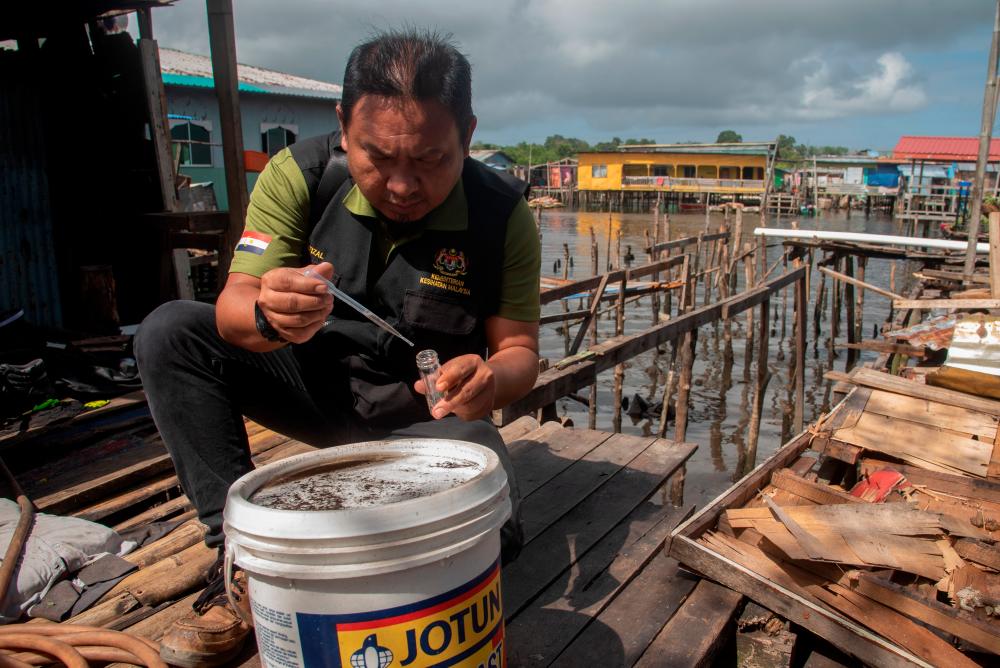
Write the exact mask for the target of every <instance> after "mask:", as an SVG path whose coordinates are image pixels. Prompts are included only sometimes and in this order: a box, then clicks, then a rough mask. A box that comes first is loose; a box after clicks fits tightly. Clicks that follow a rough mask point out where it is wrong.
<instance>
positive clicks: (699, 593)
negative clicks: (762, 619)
mask: <svg viewBox="0 0 1000 668" xmlns="http://www.w3.org/2000/svg"><path fill="white" fill-rule="evenodd" d="M741 601H743V595H742V594H739V593H737V592H735V591H733V590H732V589H729V588H728V587H723V586H722V585H720V584H716V583H715V582H712V581H711V580H700V581H699V582H698V584H697V586H696V587H695V589H694V591H693V592H692V593H691V595H690V596H689V597H688V599H687V601H685V602H684V605H682V606H681V608H680V610H678V611H677V613H676V614H674V616H673V617H671V618H670V621H669V622H667V624H666V626H664V627H663V628H662V629H661V630H660V632H659V633H658V634H657V636H656V637H655V638H654V639H653V642H652V643H650V645H649V647H648V648H647V649H646V651H645V652H644V653H643V655H642V657H641V658H640V659H639V661H638V662H636V664H635V668H659V667H660V666H671V667H672V668H701V667H702V666H707V665H712V658H713V657H714V655H715V653H716V651H717V650H718V649H719V647H720V645H721V644H722V643H724V642H725V638H726V636H727V634H726V633H725V631H726V630H727V629H729V628H731V627H732V625H733V621H732V618H733V615H734V614H735V612H736V609H737V607H739V604H740V602H741Z"/></svg>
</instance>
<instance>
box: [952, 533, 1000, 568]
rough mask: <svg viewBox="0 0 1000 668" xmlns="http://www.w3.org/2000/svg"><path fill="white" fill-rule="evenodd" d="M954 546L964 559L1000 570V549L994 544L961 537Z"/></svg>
mask: <svg viewBox="0 0 1000 668" xmlns="http://www.w3.org/2000/svg"><path fill="white" fill-rule="evenodd" d="M954 548H955V551H956V552H958V556H960V557H962V558H963V559H966V560H968V561H974V562H976V563H977V564H981V565H983V566H989V567H990V568H992V569H994V570H998V571H1000V550H998V549H997V548H996V546H994V545H993V544H991V543H983V542H981V541H978V540H969V539H968V538H960V539H959V540H956V541H955V545H954Z"/></svg>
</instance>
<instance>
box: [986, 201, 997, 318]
mask: <svg viewBox="0 0 1000 668" xmlns="http://www.w3.org/2000/svg"><path fill="white" fill-rule="evenodd" d="M988 229H989V236H990V292H991V293H992V294H993V297H994V299H1000V213H997V212H996V211H991V212H990V217H989V228H988Z"/></svg>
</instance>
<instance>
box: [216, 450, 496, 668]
mask: <svg viewBox="0 0 1000 668" xmlns="http://www.w3.org/2000/svg"><path fill="white" fill-rule="evenodd" d="M258 493H259V494H258ZM307 497H308V498H307ZM317 501H319V502H320V505H321V506H323V505H325V506H326V507H327V508H328V509H321V510H307V509H301V508H304V507H305V506H307V505H308V506H315V505H316V502H317ZM261 504H267V505H261ZM275 505H277V506H279V507H268V506H275ZM510 512H511V506H510V499H509V497H508V491H507V475H506V473H505V472H504V469H503V467H502V466H501V464H500V461H499V459H498V458H497V456H496V454H495V453H494V452H493V451H491V450H490V449H488V448H485V447H483V446H480V445H476V444H474V443H467V442H464V441H452V440H442V439H407V440H398V441H376V442H370V443H358V444H353V445H344V446H339V447H335V448H330V449H327V450H320V451H317V452H310V453H308V454H304V455H299V456H296V457H290V458H288V459H285V460H282V461H279V462H276V463H274V464H269V465H267V466H264V467H261V468H259V469H257V470H255V471H253V472H251V473H248V474H247V475H245V476H243V477H242V478H240V479H239V480H237V481H236V483H234V484H233V486H232V487H231V488H230V490H229V496H228V499H227V501H226V510H225V533H226V552H227V562H228V561H230V560H233V561H235V563H236V564H238V565H239V566H240V567H242V568H243V569H244V570H245V571H246V573H247V577H248V580H249V586H250V599H251V602H252V609H253V619H254V627H255V630H256V635H257V646H258V648H259V650H260V658H261V663H262V664H263V665H264V666H267V667H269V668H271V667H273V668H287V667H290V666H308V667H309V668H314V667H318V666H323V667H326V666H331V667H332V666H338V667H343V668H396V667H397V666H400V667H404V668H419V667H420V666H431V665H438V664H445V665H455V666H473V667H479V666H483V667H484V668H501V667H502V666H504V665H506V660H505V655H506V652H505V648H504V643H503V640H504V625H503V624H504V623H503V605H502V600H501V592H500V559H499V556H500V531H499V530H500V527H501V525H502V524H503V523H504V521H506V520H507V518H508V517H510Z"/></svg>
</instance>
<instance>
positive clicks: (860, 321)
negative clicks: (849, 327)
mask: <svg viewBox="0 0 1000 668" xmlns="http://www.w3.org/2000/svg"><path fill="white" fill-rule="evenodd" d="M867 266H868V258H867V257H865V256H864V255H859V256H858V281H859V282H858V284H857V288H858V290H857V293H858V306H857V309H856V312H855V317H856V318H857V326H856V327H855V328H854V340H855V341H860V340H862V339H863V338H864V332H865V287H864V286H865V285H866V283H865V267H867Z"/></svg>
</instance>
